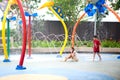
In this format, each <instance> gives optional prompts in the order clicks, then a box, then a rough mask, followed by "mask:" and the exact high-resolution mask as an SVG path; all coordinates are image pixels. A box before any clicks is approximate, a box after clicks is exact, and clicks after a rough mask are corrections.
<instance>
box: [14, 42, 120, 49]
mask: <svg viewBox="0 0 120 80" xmlns="http://www.w3.org/2000/svg"><path fill="white" fill-rule="evenodd" d="M21 44H22V43H21V42H17V43H14V47H19V46H21ZM101 44H102V47H108V48H114V47H115V48H120V42H116V41H110V40H104V41H102V42H101ZM62 45H63V41H46V40H44V41H41V40H38V41H32V48H37V47H38V48H39V47H45V48H46V47H62ZM75 46H76V47H81V46H86V47H92V46H93V42H92V41H76V42H75ZM66 47H71V41H68V42H67V45H66Z"/></svg>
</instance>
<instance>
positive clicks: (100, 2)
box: [96, 0, 106, 13]
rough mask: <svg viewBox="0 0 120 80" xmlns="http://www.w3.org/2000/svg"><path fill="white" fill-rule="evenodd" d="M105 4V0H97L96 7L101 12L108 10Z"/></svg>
mask: <svg viewBox="0 0 120 80" xmlns="http://www.w3.org/2000/svg"><path fill="white" fill-rule="evenodd" d="M103 4H105V0H99V1H98V2H96V7H97V8H98V11H99V12H100V13H104V12H105V10H106V7H104V6H103Z"/></svg>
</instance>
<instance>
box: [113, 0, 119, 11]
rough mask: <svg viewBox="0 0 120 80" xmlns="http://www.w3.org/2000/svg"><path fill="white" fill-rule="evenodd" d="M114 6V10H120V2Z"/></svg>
mask: <svg viewBox="0 0 120 80" xmlns="http://www.w3.org/2000/svg"><path fill="white" fill-rule="evenodd" d="M112 6H113V7H114V10H118V9H120V0H118V1H117V2H116V3H112Z"/></svg>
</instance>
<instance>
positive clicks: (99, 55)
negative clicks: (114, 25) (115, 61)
mask: <svg viewBox="0 0 120 80" xmlns="http://www.w3.org/2000/svg"><path fill="white" fill-rule="evenodd" d="M97 55H98V57H99V60H100V61H101V60H102V58H101V55H100V54H99V53H97Z"/></svg>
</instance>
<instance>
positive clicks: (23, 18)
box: [16, 0, 27, 69]
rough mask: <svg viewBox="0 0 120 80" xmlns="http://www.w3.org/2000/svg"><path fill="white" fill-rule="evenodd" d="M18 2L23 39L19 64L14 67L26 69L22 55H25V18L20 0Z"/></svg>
mask: <svg viewBox="0 0 120 80" xmlns="http://www.w3.org/2000/svg"><path fill="white" fill-rule="evenodd" d="M17 2H18V6H19V8H20V12H21V17H22V22H23V27H22V28H23V33H22V34H23V39H22V52H21V57H20V62H19V65H18V66H17V67H16V69H26V68H23V67H22V66H23V62H24V57H25V51H26V41H27V33H26V19H25V15H24V10H23V7H22V3H21V0H17Z"/></svg>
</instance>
